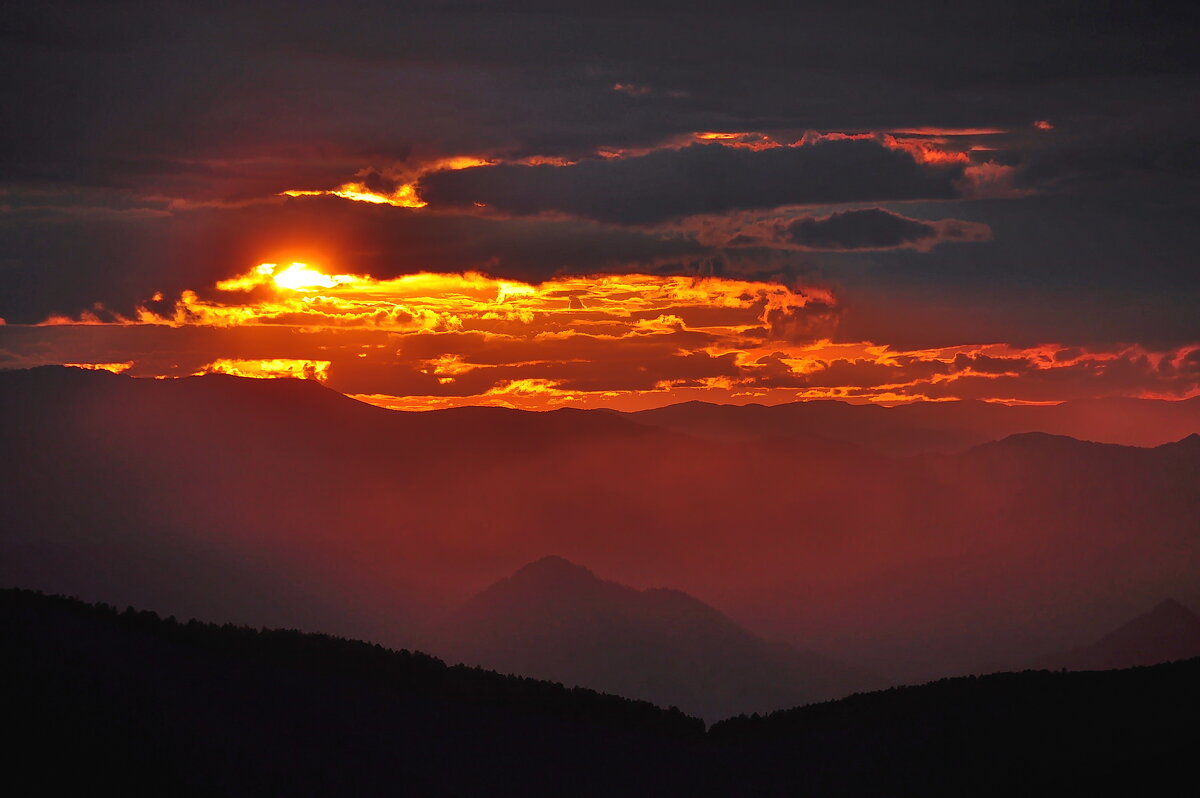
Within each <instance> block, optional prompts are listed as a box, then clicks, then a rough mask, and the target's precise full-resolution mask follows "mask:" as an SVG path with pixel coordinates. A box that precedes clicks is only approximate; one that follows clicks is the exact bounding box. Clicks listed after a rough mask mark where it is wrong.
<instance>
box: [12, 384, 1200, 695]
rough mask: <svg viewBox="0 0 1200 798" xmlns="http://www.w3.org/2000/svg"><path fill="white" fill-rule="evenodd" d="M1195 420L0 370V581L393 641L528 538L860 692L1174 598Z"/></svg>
mask: <svg viewBox="0 0 1200 798" xmlns="http://www.w3.org/2000/svg"><path fill="white" fill-rule="evenodd" d="M1197 407H1200V403H1197V402H1195V401H1194V400H1190V401H1188V402H1177V403H1164V402H1154V401H1145V402H1143V401H1142V400H1128V401H1125V400H1122V401H1119V402H1118V401H1112V402H1107V401H1106V402H1099V403H1082V404H1078V405H1077V404H1075V403H1072V405H1071V406H1069V407H1067V408H1066V409H1065V410H1055V409H1054V408H1007V407H1003V406H994V405H987V404H979V403H931V404H927V405H913V406H908V407H896V408H879V407H873V406H872V407H856V406H850V405H841V404H837V403H809V404H803V405H786V406H780V407H774V408H764V407H757V406H746V407H719V406H711V405H696V404H689V405H678V406H675V407H673V408H663V409H661V410H656V411H647V413H636V414H621V413H612V412H607V411H577V410H559V411H553V412H547V413H530V412H520V411H514V410H505V409H500V408H464V409H460V410H447V411H435V412H428V413H400V412H393V411H388V410H383V409H380V408H377V407H372V406H368V405H365V404H362V403H360V402H356V401H354V400H351V399H349V398H347V397H345V396H342V395H340V394H337V393H335V392H333V391H331V390H328V389H326V388H324V387H322V386H321V385H320V384H318V383H316V382H311V381H298V380H250V379H240V378H235V377H228V376H223V375H209V376H205V377H194V378H186V379H180V380H139V379H132V378H128V377H124V376H118V375H113V374H108V373H106V372H86V371H82V370H78V369H66V368H44V369H34V370H29V371H9V372H0V417H2V418H3V419H4V423H3V424H0V452H3V453H4V457H3V458H0V485H3V486H4V491H3V494H2V495H0V585H4V584H7V585H20V586H25V587H31V588H38V589H43V590H47V591H52V592H61V593H70V594H78V595H81V596H84V597H86V598H91V599H95V600H100V599H103V600H107V601H114V602H119V603H122V604H135V605H143V606H154V607H157V608H160V609H161V610H162V611H165V612H170V613H174V614H176V615H180V616H197V617H217V618H227V619H229V620H231V621H235V622H239V623H250V624H253V625H267V626H283V627H295V628H303V629H324V630H331V631H335V632H337V633H340V634H346V635H350V636H354V637H359V638H365V639H373V640H379V641H381V642H384V643H387V644H390V645H398V646H403V645H411V644H412V641H414V640H424V639H428V638H430V637H432V636H434V635H435V633H436V632H437V629H436V624H435V623H434V621H435V620H437V619H441V618H445V617H448V614H449V613H450V611H451V610H452V609H453V608H454V607H458V606H460V605H462V604H463V603H464V602H466V601H468V599H470V597H471V596H474V595H476V594H479V593H480V591H482V590H484V588H486V586H488V585H490V584H493V583H494V582H495V581H496V580H497V579H499V578H500V577H501V576H503V575H504V574H510V573H512V572H513V571H514V570H515V569H517V568H519V567H521V566H522V565H523V564H525V563H529V562H531V561H533V560H536V559H537V558H539V557H541V556H543V555H544V554H546V553H547V552H556V553H559V554H561V555H562V556H563V557H566V558H568V559H569V560H571V561H573V562H580V563H586V564H587V565H588V567H590V568H594V569H595V570H596V571H597V572H598V573H601V574H604V575H605V576H606V578H611V579H613V580H616V581H618V582H620V583H622V584H625V585H630V586H632V587H633V588H637V589H639V594H640V595H642V600H643V601H644V602H649V603H653V602H650V599H653V600H654V602H658V603H661V604H663V605H671V606H673V607H674V606H675V605H673V604H671V600H670V597H669V596H668V595H659V594H654V593H652V594H650V597H649V598H647V596H646V595H645V594H641V593H640V589H641V588H646V587H654V586H659V585H669V586H671V587H672V588H675V589H677V590H679V591H683V592H684V593H686V594H687V595H689V596H694V597H696V599H698V600H700V601H703V602H705V603H706V604H708V605H710V606H712V607H719V608H720V609H721V611H722V612H725V613H728V615H729V617H731V618H737V619H738V622H739V623H742V624H744V625H745V626H746V628H749V629H753V630H754V631H755V633H756V634H761V635H763V636H764V637H765V638H767V639H771V640H779V641H785V642H790V643H793V644H795V645H796V646H798V647H800V648H804V649H810V650H815V651H820V652H822V653H823V654H826V655H828V656H829V657H831V658H833V659H835V660H838V661H843V662H848V663H853V664H855V665H857V666H861V667H863V668H865V669H867V670H869V671H871V672H876V673H879V674H881V675H882V676H883V677H884V678H888V679H893V680H897V681H914V680H924V679H928V678H934V677H937V676H940V675H946V674H953V673H972V672H980V671H981V670H984V669H996V668H1012V667H1021V666H1023V665H1025V664H1027V663H1029V662H1030V661H1032V660H1034V659H1035V658H1036V657H1038V656H1040V655H1042V654H1044V653H1045V652H1047V651H1056V650H1061V649H1062V648H1064V647H1065V644H1064V642H1063V641H1071V640H1077V639H1078V630H1080V629H1099V628H1115V627H1116V626H1117V625H1118V623H1119V622H1120V621H1122V620H1124V619H1127V618H1129V617H1131V616H1132V615H1134V614H1136V612H1138V611H1140V610H1141V609H1143V608H1145V607H1148V606H1152V605H1153V604H1154V603H1155V602H1156V601H1159V600H1161V598H1162V597H1163V596H1176V597H1177V598H1178V599H1179V600H1180V601H1181V602H1183V603H1184V604H1187V605H1191V606H1198V605H1200V574H1198V573H1197V570H1196V563H1198V562H1200V538H1198V537H1197V535H1196V534H1195V532H1196V529H1198V528H1200V477H1198V476H1197V475H1198V474H1200V435H1195V434H1194V433H1195V432H1200V424H1194V423H1193V422H1191V421H1188V419H1189V418H1191V415H1190V414H1191V413H1192V412H1193V410H1194V409H1195V408H1197ZM1080 408H1082V409H1083V410H1087V411H1088V412H1082V410H1081V409H1080ZM1052 411H1053V412H1052ZM1068 411H1070V412H1068ZM1077 411H1078V412H1077ZM1110 411H1111V412H1110ZM1055 414H1058V415H1055ZM711 418H717V419H718V420H719V421H720V424H718V425H717V427H719V429H717V428H714V427H711V426H710V425H709V421H708V420H707V419H711ZM996 419H1000V420H1003V424H1000V423H999V421H996ZM1039 419H1040V420H1041V421H1039ZM1047 419H1049V420H1054V419H1059V421H1061V422H1062V423H1061V424H1059V423H1058V422H1055V424H1058V426H1055V425H1053V424H1048V423H1043V422H1045V421H1046V420H1047ZM1063 419H1067V420H1070V421H1071V424H1075V425H1076V426H1077V427H1078V430H1082V431H1080V432H1079V433H1078V434H1080V435H1084V433H1085V432H1086V433H1087V434H1086V437H1093V438H1100V439H1104V438H1106V437H1107V439H1109V440H1118V439H1121V438H1122V437H1123V436H1124V437H1125V438H1128V437H1129V435H1130V434H1131V433H1130V430H1140V432H1138V435H1142V436H1143V437H1144V438H1153V437H1154V436H1156V435H1162V434H1165V432H1171V434H1172V435H1174V434H1175V433H1182V432H1183V431H1184V430H1191V433H1193V434H1191V435H1184V434H1180V435H1179V438H1178V439H1177V440H1176V442H1174V443H1168V444H1163V445H1160V446H1156V447H1154V448H1134V447H1129V446H1119V445H1114V444H1111V443H1090V442H1084V441H1080V440H1076V439H1073V438H1069V437H1065V436H1063V435H1055V434H1051V433H1054V432H1061V431H1063V427H1064V425H1067V422H1066V421H1063ZM1085 422H1086V423H1085ZM714 423H715V422H714ZM1080 425H1082V426H1080ZM1067 426H1069V425H1067ZM730 428H732V429H733V432H735V433H736V434H726V432H728V430H729V429H730ZM964 431H965V432H964ZM1009 432H1013V433H1016V434H1013V435H1008V433H1009ZM967 433H969V435H968V434H967ZM992 434H997V435H1000V436H1003V435H1008V437H1001V439H1000V440H991V439H990V438H988V436H990V435H992ZM964 435H965V436H966V437H963V436H964ZM956 436H957V437H956ZM979 440H988V442H986V443H981V444H980V445H978V446H972V447H971V448H965V449H961V450H957V451H946V448H947V447H950V448H954V446H957V445H958V444H959V443H962V444H963V445H966V444H969V443H971V442H977V441H979ZM922 441H924V443H922ZM956 441H957V442H958V443H955V442H956ZM903 451H908V452H923V453H921V454H910V455H901V454H898V452H903ZM678 603H679V605H680V606H678V607H675V611H678V612H679V613H680V614H681V615H688V613H692V612H694V614H695V616H696V617H697V618H702V617H710V616H706V615H705V614H704V613H702V612H700V611H699V610H696V609H695V608H694V607H693V608H692V609H686V608H685V606H684V605H686V602H684V601H682V600H680V601H679V602H678ZM646 611H647V612H649V611H650V610H649V609H647V610H646ZM654 612H665V610H661V609H655V610H654ZM718 628H721V627H720V624H717V623H715V622H714V623H713V624H712V626H711V629H714V630H715V629H718ZM706 634H707V633H706ZM721 634H725V633H724V632H722V633H721ZM731 634H732V633H731ZM735 638H736V635H732V636H731V637H730V638H729V640H730V641H733V640H734V639H735ZM712 639H714V640H717V639H724V638H722V637H721V636H720V635H717V634H716V633H715V632H714V633H713V637H712ZM737 639H741V638H737ZM743 643H745V645H744V646H742V644H741V643H739V644H738V645H737V646H734V645H733V643H732V642H730V646H732V648H731V649H730V650H731V651H734V650H738V651H759V652H760V653H761V649H757V648H756V647H755V645H756V644H755V645H751V644H750V643H747V642H745V640H744V639H743ZM467 653H470V652H467ZM731 656H732V655H731ZM739 656H741V655H739ZM746 656H749V654H747V655H746ZM755 656H758V655H755ZM763 657H766V655H763ZM766 659H768V660H771V661H775V659H773V658H772V657H766ZM746 661H749V660H746ZM714 662H715V661H714ZM662 667H663V669H664V670H663V672H664V673H666V672H669V671H668V670H667V666H666V664H664V665H663V666H662ZM713 667H714V668H716V665H715V664H714V665H713ZM721 667H725V665H721ZM747 667H749V666H747ZM764 667H765V666H764ZM772 667H774V666H772ZM785 670H786V669H785ZM705 678H708V677H705ZM697 679H699V682H698V683H701V682H703V679H700V677H699V675H697ZM788 681H789V679H785V678H782V677H781V678H780V681H779V683H786V682H788ZM672 689H675V688H672ZM679 689H682V687H680V688H679ZM755 689H757V688H755ZM815 694H817V695H820V694H821V693H819V692H818V693H815ZM678 700H680V701H686V700H687V699H686V698H685V697H680V698H679V699H678ZM775 700H776V699H774V698H772V699H771V701H772V702H773V701H775ZM757 701H758V699H757V698H754V700H753V701H752V702H751V705H756V704H755V702H757ZM764 706H766V704H764ZM704 711H709V710H708V709H707V708H706V709H705V710H704Z"/></svg>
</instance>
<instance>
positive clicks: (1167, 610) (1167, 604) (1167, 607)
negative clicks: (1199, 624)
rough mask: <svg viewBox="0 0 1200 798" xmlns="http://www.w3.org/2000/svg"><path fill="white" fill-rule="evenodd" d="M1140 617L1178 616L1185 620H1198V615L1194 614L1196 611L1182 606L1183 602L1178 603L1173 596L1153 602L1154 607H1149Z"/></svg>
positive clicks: (1174, 617)
mask: <svg viewBox="0 0 1200 798" xmlns="http://www.w3.org/2000/svg"><path fill="white" fill-rule="evenodd" d="M1142 617H1151V618H1163V619H1166V618H1171V619H1176V618H1179V619H1184V620H1186V621H1191V622H1195V621H1200V616H1198V615H1196V613H1194V612H1192V611H1191V610H1190V609H1188V608H1187V607H1186V606H1184V605H1183V604H1180V603H1179V602H1178V601H1176V600H1175V599H1173V598H1165V599H1163V600H1162V601H1160V602H1159V603H1157V604H1155V605H1154V608H1153V609H1151V610H1150V611H1149V612H1147V613H1145V614H1144V615H1143V616H1142Z"/></svg>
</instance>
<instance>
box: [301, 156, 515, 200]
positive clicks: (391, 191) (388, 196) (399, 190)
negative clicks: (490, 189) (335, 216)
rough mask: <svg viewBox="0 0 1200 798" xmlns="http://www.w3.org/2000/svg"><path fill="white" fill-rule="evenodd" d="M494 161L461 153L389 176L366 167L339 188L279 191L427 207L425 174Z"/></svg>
mask: <svg viewBox="0 0 1200 798" xmlns="http://www.w3.org/2000/svg"><path fill="white" fill-rule="evenodd" d="M491 163H494V161H491V160H488V159H485V158H476V157H474V156H470V155H459V156H454V157H453V158H442V159H439V160H435V161H431V162H428V163H425V164H422V165H421V166H420V167H419V168H416V169H411V168H403V167H401V168H398V169H395V170H392V171H393V173H392V174H388V175H384V174H381V173H379V172H376V171H375V170H374V169H371V168H366V169H362V170H360V171H359V172H358V174H356V175H355V177H356V178H358V179H356V180H351V181H349V182H347V183H343V184H342V185H340V186H337V187H336V188H331V189H288V190H287V191H281V192H279V196H281V197H318V196H331V197H341V198H342V199H348V200H354V201H355V202H370V203H373V204H375V205H394V206H396V207H398V208H424V207H425V206H426V204H427V203H426V202H425V201H424V200H422V199H421V198H420V197H419V196H418V195H417V181H418V180H419V179H420V178H421V177H423V176H424V175H428V174H432V173H433V172H443V171H450V170H455V169H469V168H471V167H473V166H486V165H488V164H491Z"/></svg>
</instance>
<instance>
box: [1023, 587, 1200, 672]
mask: <svg viewBox="0 0 1200 798" xmlns="http://www.w3.org/2000/svg"><path fill="white" fill-rule="evenodd" d="M1192 657H1200V615H1197V614H1196V613H1194V612H1192V611H1191V610H1189V609H1188V608H1187V607H1185V606H1183V605H1182V604H1180V603H1179V602H1178V601H1175V600H1174V599H1166V600H1165V601H1162V602H1160V603H1159V604H1157V605H1156V606H1155V607H1154V608H1153V609H1151V610H1150V611H1148V612H1145V613H1143V614H1141V615H1139V616H1137V617H1136V618H1134V619H1133V620H1131V621H1130V622H1129V623H1127V624H1125V625H1123V626H1121V627H1120V628H1119V629H1116V630H1114V631H1112V632H1110V633H1108V634H1106V635H1105V636H1104V637H1102V638H1100V639H1099V640H1097V641H1096V642H1095V643H1092V644H1091V645H1087V646H1080V647H1078V648H1073V649H1071V650H1070V651H1067V652H1064V653H1062V654H1058V655H1054V656H1051V657H1047V658H1045V659H1043V660H1041V661H1040V662H1039V663H1038V664H1039V665H1041V666H1042V667H1046V668H1067V669H1068V670H1078V671H1099V670H1110V669H1113V668H1132V667H1134V666H1137V665H1154V664H1156V663H1159V662H1173V661H1174V660H1180V659H1190V658H1192Z"/></svg>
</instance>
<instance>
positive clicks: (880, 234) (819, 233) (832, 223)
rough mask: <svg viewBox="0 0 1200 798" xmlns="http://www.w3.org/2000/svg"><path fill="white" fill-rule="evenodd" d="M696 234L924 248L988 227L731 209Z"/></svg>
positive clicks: (845, 246) (813, 245) (782, 244)
mask: <svg viewBox="0 0 1200 798" xmlns="http://www.w3.org/2000/svg"><path fill="white" fill-rule="evenodd" d="M700 228H701V229H700V240H701V241H704V242H705V243H717V242H722V243H724V244H725V245H727V246H758V247H773V248H780V249H797V250H808V251H831V252H850V251H881V250H889V249H902V248H904V249H915V250H919V251H928V250H930V249H932V248H933V247H934V246H936V245H938V244H941V243H945V242H949V241H958V242H971V241H974V242H980V241H988V240H990V239H991V237H992V235H991V229H990V228H989V227H988V226H987V225H986V224H981V223H979V222H965V221H961V220H958V219H941V220H936V221H933V220H924V219H913V218H909V217H907V216H902V215H900V214H897V213H892V212H891V211H886V210H883V209H882V208H863V209H856V210H847V211H838V212H835V213H831V214H829V215H827V216H811V215H799V216H798V215H795V214H794V213H793V214H788V215H778V216H768V217H765V218H764V217H759V218H754V217H750V216H748V215H744V214H743V215H734V216H731V217H727V218H724V219H721V218H716V219H712V218H710V219H705V220H703V221H702V222H700Z"/></svg>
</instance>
